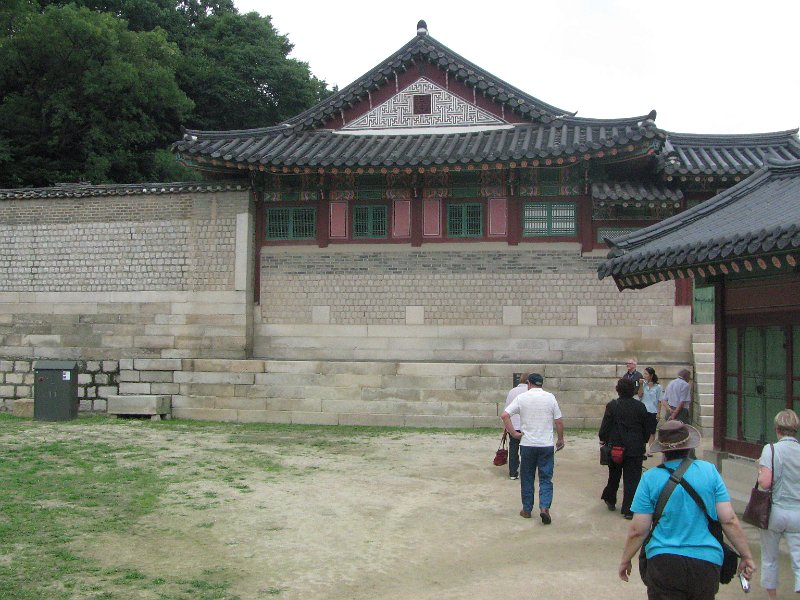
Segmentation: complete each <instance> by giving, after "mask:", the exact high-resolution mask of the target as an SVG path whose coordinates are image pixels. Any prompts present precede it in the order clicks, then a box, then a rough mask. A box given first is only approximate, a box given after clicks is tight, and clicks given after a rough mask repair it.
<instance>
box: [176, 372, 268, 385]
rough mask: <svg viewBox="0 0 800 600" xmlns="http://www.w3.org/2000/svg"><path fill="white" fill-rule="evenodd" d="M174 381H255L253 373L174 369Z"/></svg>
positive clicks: (241, 382)
mask: <svg viewBox="0 0 800 600" xmlns="http://www.w3.org/2000/svg"><path fill="white" fill-rule="evenodd" d="M174 382H175V383H209V384H217V383H219V384H245V385H252V384H253V383H255V376H254V374H253V373H225V372H196V371H195V372H191V371H176V372H175V379H174Z"/></svg>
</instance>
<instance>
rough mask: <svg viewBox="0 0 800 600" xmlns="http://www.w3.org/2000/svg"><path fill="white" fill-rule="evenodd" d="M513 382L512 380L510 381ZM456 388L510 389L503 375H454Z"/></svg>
mask: <svg viewBox="0 0 800 600" xmlns="http://www.w3.org/2000/svg"><path fill="white" fill-rule="evenodd" d="M512 383H513V382H512ZM456 389H457V390H496V391H503V390H505V391H506V392H508V390H509V389H511V386H510V385H509V380H508V379H507V378H505V377H456Z"/></svg>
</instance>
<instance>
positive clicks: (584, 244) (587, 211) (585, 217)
mask: <svg viewBox="0 0 800 600" xmlns="http://www.w3.org/2000/svg"><path fill="white" fill-rule="evenodd" d="M577 202H578V215H577V217H578V238H579V239H580V241H581V252H591V251H592V249H593V248H594V232H593V231H592V199H591V197H587V196H582V197H580V198H578V200H577Z"/></svg>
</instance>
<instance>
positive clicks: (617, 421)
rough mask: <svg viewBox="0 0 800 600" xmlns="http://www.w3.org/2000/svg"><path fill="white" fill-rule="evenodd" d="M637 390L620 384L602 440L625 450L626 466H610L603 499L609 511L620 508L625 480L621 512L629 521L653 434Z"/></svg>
mask: <svg viewBox="0 0 800 600" xmlns="http://www.w3.org/2000/svg"><path fill="white" fill-rule="evenodd" d="M635 391H636V387H635V385H634V384H633V382H632V381H630V380H629V379H625V378H622V379H620V380H619V381H617V394H619V398H617V399H616V400H612V401H611V402H609V403H608V404H606V412H605V414H604V415H603V422H602V423H601V424H600V432H599V434H598V435H599V437H600V441H601V442H604V443H607V444H609V445H610V446H621V447H623V448H624V449H625V451H624V455H623V457H622V463H621V464H618V463H615V462H614V461H609V463H608V483H607V484H606V487H605V489H604V490H603V494H602V495H601V496H600V499H601V500H603V501H604V502H605V503H606V506H607V507H608V510H616V509H617V491H619V480H620V477H622V478H623V490H622V508H621V509H620V512H621V513H622V516H623V517H625V518H626V519H632V518H633V513H632V512H631V510H630V509H631V502H633V495H634V494H635V493H636V486H638V485H639V479H641V477H642V461H644V455H645V442H646V441H647V437H648V435H649V431H648V427H647V409H646V408H645V406H644V404H642V403H641V402H640V401H639V400H637V399H635V398H634V397H633V394H634V393H635Z"/></svg>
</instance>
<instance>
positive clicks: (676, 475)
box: [642, 456, 694, 548]
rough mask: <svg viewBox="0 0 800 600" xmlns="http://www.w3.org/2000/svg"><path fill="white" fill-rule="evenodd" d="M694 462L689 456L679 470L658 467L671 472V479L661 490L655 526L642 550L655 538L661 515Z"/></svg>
mask: <svg viewBox="0 0 800 600" xmlns="http://www.w3.org/2000/svg"><path fill="white" fill-rule="evenodd" d="M693 462H694V459H691V458H689V457H688V456H687V457H686V458H684V459H683V462H682V463H681V464H680V465H679V466H678V468H677V469H674V470H672V469H670V468H669V467H667V466H666V465H663V464H661V465H658V468H660V469H664V470H666V471H668V472H669V479H668V480H667V483H666V484H665V485H664V487H663V488H662V489H661V494H660V495H659V496H658V501H657V502H656V510H655V512H654V513H653V524H652V525H651V526H650V533H648V534H647V537H646V538H645V540H644V542H642V548H644V547H645V546H647V544H648V542H649V541H650V538H651V537H653V531H654V530H655V528H656V525H658V521H659V519H661V513H663V512H664V507H665V506H666V505H667V501H668V500H669V497H670V496H671V495H672V492H673V491H675V488H676V487H677V486H678V484H679V483H682V482H683V474H684V473H686V470H687V469H688V468H689V467H690V466H691V465H692V463H693Z"/></svg>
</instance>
